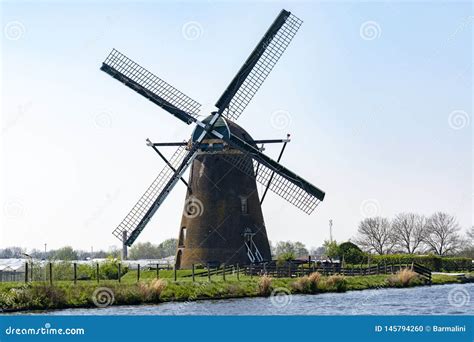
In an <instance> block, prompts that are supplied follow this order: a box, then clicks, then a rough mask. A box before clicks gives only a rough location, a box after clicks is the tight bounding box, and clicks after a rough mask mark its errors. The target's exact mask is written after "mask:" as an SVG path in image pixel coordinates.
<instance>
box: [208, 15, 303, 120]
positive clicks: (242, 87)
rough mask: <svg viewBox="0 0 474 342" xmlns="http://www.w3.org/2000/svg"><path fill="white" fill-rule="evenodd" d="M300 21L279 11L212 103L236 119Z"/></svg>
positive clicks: (293, 33)
mask: <svg viewBox="0 0 474 342" xmlns="http://www.w3.org/2000/svg"><path fill="white" fill-rule="evenodd" d="M302 23H303V21H302V20H300V19H298V18H297V17H296V16H294V15H293V14H291V13H290V12H288V11H286V10H282V11H281V12H280V14H279V15H278V17H277V18H276V19H275V21H274V22H273V24H272V25H271V26H270V28H269V29H268V31H267V32H266V33H265V35H264V36H263V38H262V39H261V40H260V42H259V43H258V44H257V46H256V47H255V49H254V50H253V52H252V53H251V54H250V56H249V58H248V59H247V60H246V62H245V63H244V65H243V66H242V68H241V69H240V70H239V72H238V73H237V75H235V77H234V79H233V80H232V82H231V83H230V84H229V86H228V87H227V89H226V90H225V91H224V93H223V94H222V96H221V97H220V98H219V100H218V101H217V103H216V107H217V108H219V109H221V110H222V109H223V110H224V112H223V115H224V116H225V117H226V118H228V119H230V120H233V121H235V120H237V119H238V118H239V116H240V114H242V112H243V111H244V109H245V108H246V107H247V105H248V104H249V102H250V100H252V98H253V97H254V95H255V93H256V92H257V91H258V89H259V88H260V86H261V85H262V83H263V81H265V79H266V78H267V76H268V75H269V74H270V72H271V71H272V69H273V67H274V66H275V64H276V63H277V62H278V60H279V59H280V57H281V55H282V54H283V52H285V50H286V48H287V47H288V45H289V44H290V42H291V40H292V39H293V37H294V36H295V34H296V32H297V31H298V29H299V27H300V26H301V24H302Z"/></svg>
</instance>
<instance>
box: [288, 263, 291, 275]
mask: <svg viewBox="0 0 474 342" xmlns="http://www.w3.org/2000/svg"><path fill="white" fill-rule="evenodd" d="M288 278H291V263H288Z"/></svg>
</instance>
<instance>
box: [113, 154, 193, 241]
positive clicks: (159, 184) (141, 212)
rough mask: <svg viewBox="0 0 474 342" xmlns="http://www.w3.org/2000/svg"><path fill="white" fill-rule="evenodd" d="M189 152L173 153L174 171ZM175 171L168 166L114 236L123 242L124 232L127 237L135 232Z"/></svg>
mask: <svg viewBox="0 0 474 342" xmlns="http://www.w3.org/2000/svg"><path fill="white" fill-rule="evenodd" d="M187 153H188V151H187V150H186V147H185V146H180V147H178V149H177V150H176V151H175V152H174V153H173V155H172V156H171V158H170V159H169V162H170V164H171V165H172V166H173V168H174V169H176V168H178V167H179V166H180V164H181V163H182V161H183V159H184V157H185V156H186V154H187ZM173 175H174V171H173V170H172V169H171V168H170V167H169V166H168V165H166V166H165V167H164V168H163V169H162V170H161V172H160V173H159V174H158V176H157V177H156V178H155V180H154V181H153V183H151V185H150V186H149V187H148V189H147V190H146V191H145V193H144V194H143V196H142V197H141V198H140V199H139V200H138V202H137V203H136V204H135V205H134V206H133V208H132V210H131V211H130V212H129V213H128V214H127V216H125V218H124V219H123V220H122V222H121V223H120V224H119V225H118V226H117V228H115V229H114V231H113V232H112V234H113V235H114V236H116V237H117V238H118V239H119V240H120V241H122V240H123V232H124V231H127V236H130V234H131V233H132V232H133V230H134V229H135V228H136V227H137V226H138V225H139V223H140V222H141V221H142V219H143V218H144V217H145V214H146V213H147V211H148V210H149V209H150V208H151V206H152V205H153V203H154V202H155V201H156V200H157V198H158V195H159V194H160V193H161V191H162V190H163V189H164V187H165V185H166V184H167V183H168V181H169V180H170V179H171V178H172V177H173Z"/></svg>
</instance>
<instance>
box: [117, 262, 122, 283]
mask: <svg viewBox="0 0 474 342" xmlns="http://www.w3.org/2000/svg"><path fill="white" fill-rule="evenodd" d="M117 266H118V269H117V280H118V282H119V283H120V281H121V279H120V278H122V263H120V262H119V263H118V265H117Z"/></svg>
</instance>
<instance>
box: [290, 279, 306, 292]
mask: <svg viewBox="0 0 474 342" xmlns="http://www.w3.org/2000/svg"><path fill="white" fill-rule="evenodd" d="M291 287H292V288H293V289H294V290H295V291H296V292H300V293H311V284H310V281H309V277H308V276H304V277H301V278H298V279H296V280H295V281H294V282H293V283H291Z"/></svg>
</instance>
